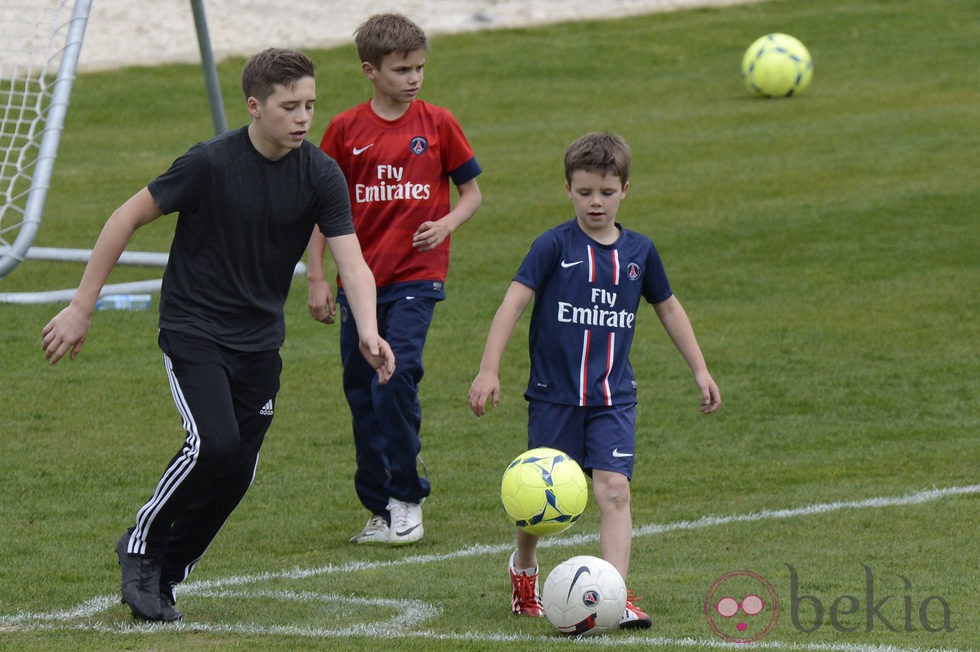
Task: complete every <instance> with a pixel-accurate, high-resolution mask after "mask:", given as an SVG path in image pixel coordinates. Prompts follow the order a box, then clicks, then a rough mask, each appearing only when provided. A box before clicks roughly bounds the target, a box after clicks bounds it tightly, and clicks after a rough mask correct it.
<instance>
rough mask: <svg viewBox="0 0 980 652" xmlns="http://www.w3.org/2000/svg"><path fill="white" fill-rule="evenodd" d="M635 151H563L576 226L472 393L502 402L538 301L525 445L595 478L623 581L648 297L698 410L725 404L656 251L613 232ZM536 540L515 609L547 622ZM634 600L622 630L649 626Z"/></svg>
mask: <svg viewBox="0 0 980 652" xmlns="http://www.w3.org/2000/svg"><path fill="white" fill-rule="evenodd" d="M629 169H630V151H629V147H628V146H627V144H626V142H625V141H624V140H623V139H622V138H620V137H619V136H615V135H610V134H600V133H592V134H586V135H585V136H582V137H581V138H579V139H578V140H576V141H575V142H574V143H572V144H571V146H570V147H569V148H568V151H567V152H566V153H565V180H566V183H567V185H566V188H567V190H568V197H569V199H571V200H572V204H573V206H574V208H575V219H574V220H570V221H568V222H565V223H564V224H560V225H558V226H557V227H555V228H553V229H551V230H549V231H547V232H545V233H544V234H543V235H541V236H540V237H538V238H537V239H536V240H535V241H534V243H533V244H532V245H531V250H530V252H529V253H528V254H527V256H526V257H525V258H524V262H523V263H521V266H520V268H519V269H518V271H517V275H516V276H515V277H514V281H513V282H512V283H511V285H510V287H509V288H508V290H507V293H506V294H505V295H504V299H503V302H502V303H501V305H500V307H499V308H498V309H497V313H496V315H495V316H494V319H493V323H492V324H491V326H490V333H489V334H488V336H487V343H486V347H485V349H484V351H483V360H482V361H481V363H480V372H479V374H477V376H476V378H475V379H474V381H473V384H472V386H471V387H470V391H469V403H470V408H471V409H472V410H473V413H474V414H476V415H477V416H483V414H485V413H486V405H487V401H488V400H489V401H490V402H491V404H492V405H497V403H498V401H499V400H500V379H499V377H498V370H499V368H500V361H501V358H502V357H503V352H504V349H505V348H506V346H507V342H508V341H509V340H510V337H511V335H512V333H513V332H514V327H515V325H516V324H517V321H518V319H519V318H520V316H521V315H522V314H523V312H524V310H525V308H527V306H528V305H529V304H530V303H531V301H532V299H533V300H534V308H533V309H532V312H531V324H530V332H529V345H530V346H529V349H530V356H531V373H530V379H529V381H528V385H527V389H526V390H525V393H524V396H525V398H526V399H527V400H528V427H527V429H528V448H529V449H530V448H536V447H538V446H547V447H550V448H557V449H559V450H561V451H564V452H565V453H567V454H568V455H570V456H571V457H573V458H574V459H575V460H576V461H577V462H578V463H579V464H580V465H581V466H582V468H583V469H585V470H586V472H587V473H588V474H589V475H591V476H592V482H593V492H594V494H595V498H596V503H597V504H598V505H599V514H600V526H599V545H600V548H601V551H602V556H603V558H604V559H606V560H607V561H609V562H610V563H611V564H613V565H614V566H615V567H616V569H617V570H618V571H619V572H620V573H621V574H622V576H623V579H626V577H627V572H628V570H629V559H630V543H631V538H632V531H633V524H632V518H631V515H630V478H631V477H632V474H633V460H634V455H635V445H636V428H635V421H636V381H635V379H634V376H633V369H632V367H631V366H630V361H629V352H630V346H631V345H632V342H633V333H634V326H635V320H636V314H637V309H638V308H639V305H640V300H641V299H645V300H646V301H647V302H649V303H650V304H652V305H653V308H654V311H655V312H656V313H657V317H659V318H660V321H661V323H662V324H663V326H664V329H665V330H666V331H667V334H668V335H669V336H670V338H671V340H672V341H673V343H674V345H675V346H676V347H677V349H678V351H680V353H681V355H682V356H683V357H684V360H685V361H686V362H687V364H688V365H689V366H690V368H691V370H692V371H693V372H694V380H695V382H696V383H697V385H698V388H699V389H700V391H701V406H700V407H701V411H702V412H703V413H705V414H709V413H711V412H714V411H715V410H717V409H718V407H719V406H720V405H721V394H720V393H719V391H718V385H717V384H715V381H714V379H713V378H712V377H711V374H710V373H709V372H708V367H707V364H706V363H705V361H704V356H703V355H702V353H701V349H700V347H699V346H698V342H697V339H696V338H695V336H694V330H693V329H692V328H691V323H690V321H689V320H688V318H687V314H686V313H685V312H684V309H683V307H681V304H680V302H679V301H678V300H677V298H676V297H675V296H674V294H673V292H672V291H671V289H670V284H669V283H668V282H667V276H666V274H665V273H664V267H663V263H662V262H661V260H660V255H659V254H658V253H657V249H656V247H654V244H653V242H652V241H651V240H650V239H649V238H647V237H645V236H643V235H640V234H639V233H636V232H633V231H629V230H627V229H625V228H623V227H622V226H621V225H620V224H618V223H616V221H615V220H616V213H617V211H618V210H619V205H620V202H621V201H622V200H623V198H624V197H625V196H626V191H627V189H628V187H629ZM537 543H538V537H536V536H532V535H530V534H527V533H525V532H523V531H521V530H518V531H517V550H516V551H515V552H514V553H513V554H512V555H511V557H510V563H509V569H510V577H511V586H512V595H511V608H512V610H513V611H514V613H516V614H520V615H525V616H542V615H544V608H543V607H542V605H541V599H540V595H539V592H538V585H537V578H538V562H537V557H536V555H535V550H536V548H537ZM636 600H637V598H636V597H635V596H634V594H633V592H632V591H630V592H629V599H628V600H627V603H626V610H625V612H624V613H623V617H622V619H621V620H620V623H619V626H620V627H621V628H636V627H640V628H646V627H650V625H651V619H650V616H648V615H647V614H646V613H644V612H643V611H642V610H641V609H640V608H639V607H637V606H636V604H635V601H636Z"/></svg>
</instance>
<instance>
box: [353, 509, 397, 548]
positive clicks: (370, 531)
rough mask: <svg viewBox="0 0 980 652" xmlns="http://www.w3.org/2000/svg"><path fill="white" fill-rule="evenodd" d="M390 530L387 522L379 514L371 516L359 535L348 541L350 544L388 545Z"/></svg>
mask: <svg viewBox="0 0 980 652" xmlns="http://www.w3.org/2000/svg"><path fill="white" fill-rule="evenodd" d="M389 532H390V528H389V527H388V521H386V520H385V517H384V516H381V515H380V514H372V515H371V518H369V519H368V522H367V525H365V526H364V529H363V530H361V533H360V534H355V535H354V536H352V537H351V538H350V539H348V541H350V542H351V543H388V538H389V536H390V534H389Z"/></svg>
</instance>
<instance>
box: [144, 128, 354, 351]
mask: <svg viewBox="0 0 980 652" xmlns="http://www.w3.org/2000/svg"><path fill="white" fill-rule="evenodd" d="M148 188H149V191H150V194H151V195H152V196H153V199H154V200H155V201H156V204H157V206H158V207H159V208H160V210H161V212H163V213H164V214H167V213H173V212H178V213H179V215H178V217H177V227H176V231H175V233H174V240H173V243H172V245H171V247H170V257H169V260H168V262H167V268H166V271H165V272H164V275H163V285H162V288H161V294H160V327H161V328H167V329H171V330H175V331H180V332H184V333H190V334H194V335H198V336H202V337H206V338H209V339H211V340H214V341H215V342H218V343H219V344H222V345H224V346H227V347H230V348H232V349H236V350H241V351H265V350H271V349H277V348H279V347H280V346H282V342H283V340H284V338H285V320H284V317H283V305H284V304H285V301H286V296H287V294H288V293H289V285H290V282H291V280H292V277H293V269H294V268H295V266H296V263H297V261H299V259H300V257H301V256H302V255H303V252H304V250H305V249H306V245H307V243H308V242H309V238H310V233H312V231H313V227H314V226H315V225H316V226H319V228H320V231H321V232H322V233H323V234H324V235H325V236H327V237H333V236H339V235H347V234H351V233H353V232H354V226H353V222H352V220H351V212H350V198H349V196H348V194H347V184H346V182H345V180H344V176H343V173H342V172H341V171H340V168H339V167H338V166H337V163H336V162H335V161H334V160H333V159H332V158H330V157H329V156H327V155H326V154H324V153H323V152H322V151H321V150H320V149H319V148H317V147H316V146H315V145H313V144H312V143H309V142H305V141H304V142H303V144H302V146H301V147H300V148H299V149H296V150H293V151H291V152H289V153H288V154H286V156H284V157H282V158H281V159H279V160H277V161H270V160H269V159H267V158H265V157H264V156H262V154H260V153H259V152H258V150H256V149H255V147H254V146H253V145H252V142H251V140H250V139H249V137H248V128H247V127H243V128H241V129H237V130H235V131H231V132H228V133H226V134H223V135H221V136H218V137H216V138H213V139H211V140H209V141H206V142H203V143H198V144H197V145H194V146H193V147H191V149H190V150H188V151H187V153H185V154H184V155H182V156H181V157H179V158H178V159H177V160H176V161H174V163H173V165H171V166H170V169H169V170H167V172H165V173H163V174H162V175H160V176H159V177H157V178H156V179H155V180H153V181H152V182H150V184H149V186H148Z"/></svg>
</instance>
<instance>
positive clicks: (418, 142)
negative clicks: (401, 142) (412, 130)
mask: <svg viewBox="0 0 980 652" xmlns="http://www.w3.org/2000/svg"><path fill="white" fill-rule="evenodd" d="M408 148H409V149H410V150H412V154H415V155H416V156H421V155H422V154H425V150H427V149H429V141H428V140H426V139H425V136H416V137H415V138H413V139H412V140H411V142H409V143H408Z"/></svg>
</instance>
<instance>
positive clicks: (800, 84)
mask: <svg viewBox="0 0 980 652" xmlns="http://www.w3.org/2000/svg"><path fill="white" fill-rule="evenodd" d="M812 79H813V59H812V58H811V57H810V52H809V51H808V50H807V49H806V46H805V45H803V44H802V43H801V42H800V41H799V40H797V39H796V38H794V37H792V36H790V35H789V34H779V33H774V34H766V35H765V36H762V37H760V38H758V39H756V40H755V42H754V43H752V45H750V46H749V49H748V50H746V51H745V54H744V55H743V56H742V81H744V82H745V87H746V88H748V89H749V91H751V92H753V93H755V94H756V95H758V96H760V97H793V96H795V95H799V94H800V93H802V92H803V91H805V90H806V89H807V86H809V85H810V81H811V80H812Z"/></svg>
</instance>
